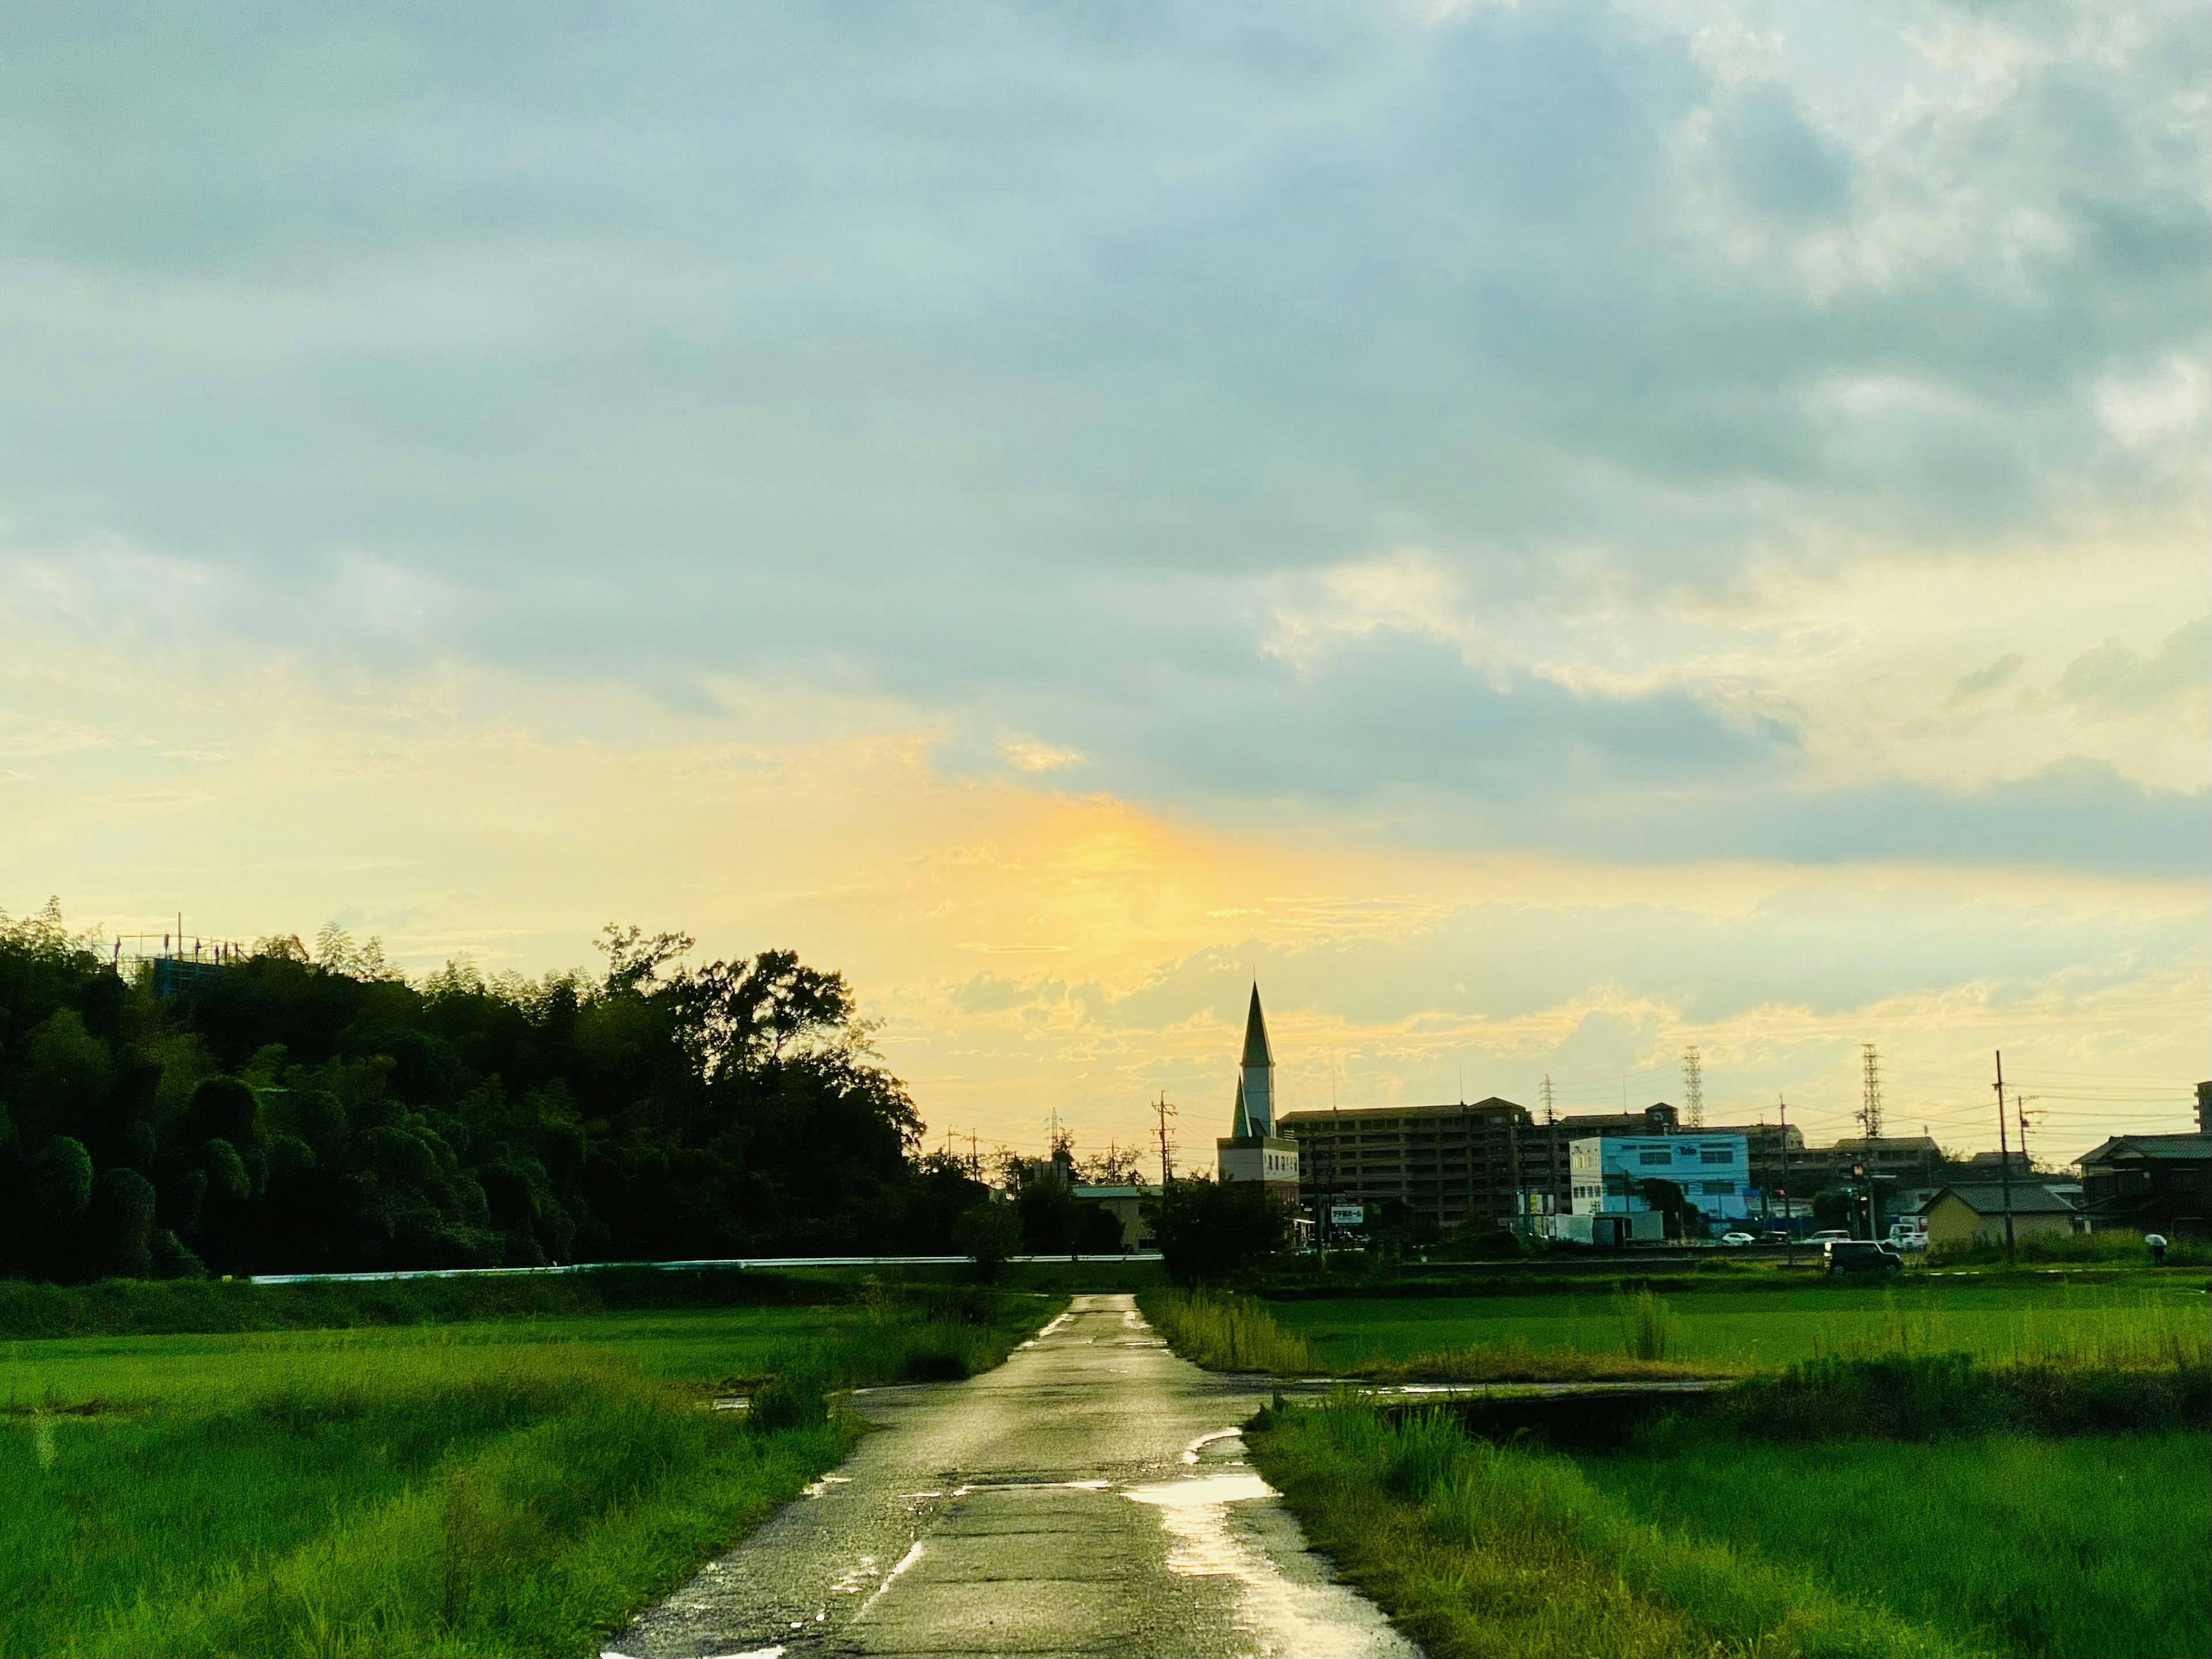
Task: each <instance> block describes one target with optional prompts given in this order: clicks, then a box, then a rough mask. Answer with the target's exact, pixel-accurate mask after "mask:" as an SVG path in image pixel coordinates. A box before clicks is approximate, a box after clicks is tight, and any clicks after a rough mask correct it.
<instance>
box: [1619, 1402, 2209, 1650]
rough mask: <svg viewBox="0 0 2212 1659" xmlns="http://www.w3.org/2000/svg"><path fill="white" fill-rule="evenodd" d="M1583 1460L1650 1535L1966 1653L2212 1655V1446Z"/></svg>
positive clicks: (1710, 1448)
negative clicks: (1822, 1590)
mask: <svg viewBox="0 0 2212 1659" xmlns="http://www.w3.org/2000/svg"><path fill="white" fill-rule="evenodd" d="M1577 1462H1578V1463H1579V1465H1580V1467H1581V1469H1582V1473H1583V1477H1584V1478H1585V1479H1586V1480H1588V1481H1589V1483H1590V1485H1591V1486H1593V1487H1594V1488H1595V1490H1596V1491H1598V1492H1601V1493H1603V1494H1605V1495H1606V1496H1607V1497H1608V1498H1612V1499H1613V1500H1614V1501H1615V1502H1616V1503H1618V1504H1620V1507H1621V1508H1622V1509H1623V1510H1625V1511H1626V1513H1628V1514H1630V1515H1632V1516H1635V1517H1637V1518H1638V1519H1639V1520H1642V1521H1646V1522H1655V1523H1656V1524H1658V1525H1660V1526H1661V1527H1662V1528H1666V1529H1667V1530H1668V1531H1669V1532H1674V1533H1680V1534H1684V1535H1686V1536H1691V1537H1695V1538H1699V1539H1704V1540H1708V1541H1717V1542H1719V1543H1722V1544H1725V1545H1726V1546H1727V1547H1729V1548H1731V1549H1733V1550H1735V1551H1736V1552H1738V1553H1759V1554H1763V1555H1765V1556H1766V1557H1768V1558H1770V1559H1775V1560H1778V1561H1784V1562H1788V1563H1790V1564H1793V1565H1795V1566H1796V1567H1797V1568H1798V1569H1799V1570H1801V1571H1803V1572H1805V1573H1806V1574H1807V1575H1808V1577H1816V1578H1818V1579H1819V1580H1820V1582H1822V1583H1825V1584H1826V1585H1827V1586H1828V1587H1830V1588H1831V1589H1833V1590H1834V1591H1835V1592H1836V1593H1837V1594H1838V1595H1842V1596H1844V1597H1846V1598H1850V1599H1853V1600H1857V1601H1863V1602H1871V1603H1879V1604H1881V1605H1883V1606H1886V1607H1888V1608H1889V1609H1891V1610H1892V1611H1893V1613H1896V1614H1897V1615H1899V1616H1900V1617H1902V1618H1905V1619H1907V1620H1914V1621H1918V1622H1923V1623H1926V1624H1928V1625H1930V1626H1936V1627H1939V1628H1942V1629H1945V1630H1948V1631H1949V1632H1954V1634H1955V1635H1956V1637H1957V1638H1958V1639H1959V1640H1960V1641H1961V1642H1962V1643H1964V1644H1966V1645H1968V1646H1972V1647H1979V1648H1983V1649H1984V1650H1990V1651H1994V1652H2000V1653H2019V1654H2053V1655H2075V1654H2080V1655H2093V1656H2108V1659H2160V1656H2167V1655H2175V1654H2189V1653H2204V1652H2208V1651H2212V1592H2208V1589H2207V1587H2206V1583H2205V1577H2204V1553H2205V1550H2206V1547H2207V1546H2208V1545H2212V1480H2207V1479H2206V1478H2205V1471H2206V1468H2207V1465H2208V1462H2212V1436H2206V1435H2203V1434H2172V1435H2155V1436H2144V1437H2125V1436H2123V1437H2098V1438H2094V1439H2088V1438H2083V1439H2069V1440H2028V1439H2015V1438H2012V1437H1988V1438H1980V1439H1965V1440H1954V1441H1947V1442H1943V1443H1938V1444H1935V1445H1911V1444H1896V1443H1886V1442H1881V1441H1868V1440H1842V1441H1826V1442H1821V1443H1815V1444H1814V1445H1810V1446H1802V1447H1790V1448H1786V1449H1784V1448H1778V1447H1774V1446H1762V1445H1756V1444H1746V1443H1729V1442H1726V1441H1722V1440H1719V1439H1717V1438H1716V1437H1698V1438H1696V1439H1695V1440H1693V1441H1692V1442H1689V1443H1685V1444H1683V1445H1681V1446H1679V1447H1673V1448H1668V1449H1666V1450H1665V1451H1664V1452H1663V1453H1660V1454H1657V1455H1654V1454H1650V1453H1646V1454H1640V1455H1639V1454H1638V1453H1636V1452H1630V1453H1628V1454H1626V1455H1616V1456H1611V1457H1584V1458H1580V1459H1577Z"/></svg>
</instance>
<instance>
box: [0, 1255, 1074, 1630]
mask: <svg viewBox="0 0 2212 1659" xmlns="http://www.w3.org/2000/svg"><path fill="white" fill-rule="evenodd" d="M1058 1305H1059V1303H1058V1299H1057V1298H1048V1297H1000V1298H995V1299H992V1300H990V1301H987V1302H983V1303H980V1304H970V1305H969V1306H966V1307H964V1308H961V1307H947V1308H934V1309H933V1308H931V1307H929V1306H926V1305H915V1304H908V1303H902V1302H900V1301H898V1300H896V1299H892V1298H881V1297H879V1298H872V1299H871V1298H865V1297H864V1298H863V1299H862V1300H861V1301H860V1302H858V1303H854V1304H841V1305H837V1306H832V1307H798V1308H746V1309H739V1310H720V1311H717V1310H684V1311H677V1312H659V1313H647V1314H601V1315H594V1316H576V1317H566V1318H547V1319H540V1320H531V1319H519V1320H511V1321H502V1322H487V1323H478V1324H460V1325H446V1326H433V1327H418V1328H368V1329H358V1330H346V1331H283V1332H264V1333H234V1334H226V1335H210V1336H160V1337H144V1336H141V1337H100V1338H69V1339H60V1340H41V1341H18V1342H11V1343H7V1344H5V1345H0V1407H4V1413H0V1491H4V1492H7V1494H8V1498H9V1501H8V1503H7V1504H5V1505H0V1653H38V1654H118V1655H122V1654H143V1653H161V1654H271V1655H288V1654H325V1653H328V1654H336V1653H344V1654H362V1655H371V1654H374V1655H384V1654H390V1655H413V1654H424V1655H443V1654H507V1653H516V1652H528V1653H538V1654H588V1653H594V1652H597V1651H599V1643H600V1641H601V1639H602V1638H603V1637H604V1636H605V1633H606V1632H608V1631H610V1630H611V1629H614V1628H617V1627H618V1626H620V1625H621V1624H622V1623H623V1621H624V1620H626V1619H627V1618H628V1617H629V1614H630V1613H632V1612H633V1611H634V1610H635V1608H636V1607H639V1606H640V1605H641V1604H642V1603H643V1602H644V1601H647V1600H648V1599H650V1597H651V1596H652V1595H654V1594H657V1593H658V1592H659V1591H661V1590H663V1589H666V1588H668V1587H669V1586H670V1585H671V1584H673V1583H676V1582H678V1580H680V1579H681V1578H682V1577H684V1575H685V1574H687V1573H688V1572H690V1571H691V1570H692V1569H693V1568H694V1567H695V1566H696V1565H697V1564H698V1563H699V1562H700V1561H701V1560H702V1559H705V1558H706V1557H708V1556H709V1555H711V1554H712V1553H714V1552H715V1551H716V1550H718V1549H720V1548H721V1547H725V1546H726V1544H728V1543H729V1542H730V1541H732V1539H734V1538H735V1537H736V1536H738V1534H741V1533H742V1532H744V1530H745V1529H746V1528H748V1527H750V1526H751V1525H752V1524H754V1523H755V1522H757V1521H759V1520H760V1519H762V1518H763V1517H764V1516H766V1515H768V1514H769V1513H771V1512H772V1511H773V1510H775V1508H776V1507H777V1506H778V1505H779V1504H782V1503H784V1502H786V1501H787V1500H788V1499H789V1498H792V1497H793V1496H794V1495H795V1494H796V1493H797V1492H798V1491H799V1487H800V1486H802V1485H804V1484H805V1482H806V1481H807V1480H811V1479H812V1478H813V1477H814V1476H816V1475H817V1474H820V1473H821V1472H822V1471H823V1470H824V1469H826V1468H829V1467H831V1466H833V1465H834V1464H835V1463H836V1462H838V1461H839V1460H840V1459H841V1458H842V1456H843V1455H844V1454H845V1452H846V1450H847V1449H848V1448H849V1446H850V1444H851V1443H852V1440H853V1438H854V1436H855V1435H856V1434H857V1432H858V1425H857V1424H856V1423H855V1422H854V1420H853V1419H839V1418H834V1417H829V1416H826V1415H825V1413H824V1412H823V1396H822V1392H821V1385H822V1384H825V1383H826V1384H836V1383H841V1382H842V1383H867V1382H876V1381H887V1380H891V1379H893V1378H897V1377H902V1376H956V1375H965V1374H967V1372H968V1371H969V1370H977V1369H981V1368H983V1367H985V1366H987V1365H990V1364H996V1363H997V1362H998V1360H999V1359H1000V1358H1003V1357H1004V1356H1005V1354H1006V1351H1007V1349H1008V1348H1009V1347H1010V1346H1012V1343H1013V1341H1015V1340H1018V1337H1019V1336H1020V1335H1021V1334H1024V1333H1025V1332H1026V1331H1027V1330H1028V1329H1030V1328H1033V1327H1034V1326H1035V1325H1036V1324H1038V1323H1041V1322H1042V1321H1043V1319H1044V1318H1046V1317H1047V1316H1048V1315H1049V1314H1050V1313H1051V1312H1052V1311H1053V1310H1054V1309H1055V1308H1056V1307H1057V1306H1058ZM768 1376H774V1377H777V1378H784V1379H791V1380H792V1381H790V1382H787V1383H786V1385H785V1386H783V1388H782V1390H781V1395H782V1397H781V1401H780V1403H781V1405H782V1407H784V1409H782V1410H781V1411H780V1412H779V1413H775V1417H774V1419H773V1420H762V1421H759V1422H755V1421H753V1420H751V1418H750V1414H748V1413H738V1412H733V1411H716V1410H714V1409H712V1398H713V1396H714V1394H715V1393H717V1392H718V1391H719V1390H720V1389H721V1388H723V1387H725V1386H728V1385H731V1384H735V1383H744V1382H747V1381H750V1380H755V1379H760V1378H763V1377H768ZM768 1399H769V1395H767V1394H763V1395H761V1400H762V1402H763V1407H765V1405H766V1402H767V1401H768ZM762 1417H763V1419H768V1417H769V1413H766V1412H765V1410H764V1411H763V1413H762Z"/></svg>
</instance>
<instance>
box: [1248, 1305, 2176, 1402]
mask: <svg viewBox="0 0 2212 1659" xmlns="http://www.w3.org/2000/svg"><path fill="white" fill-rule="evenodd" d="M1654 1302H1655V1306H1654V1307H1653V1309H1652V1310H1650V1312H1649V1313H1643V1312H1640V1311H1639V1310H1638V1308H1637V1306H1636V1304H1635V1303H1634V1301H1633V1299H1632V1298H1629V1299H1626V1300H1625V1299H1624V1298H1623V1297H1621V1296H1620V1295H1618V1294H1612V1293H1600V1294H1583V1295H1550V1296H1522V1297H1485V1296H1470V1297H1437V1296H1422V1297H1401V1298H1389V1297H1358V1298H1350V1297H1347V1298H1344V1299H1340V1300H1329V1299H1313V1300H1297V1301H1282V1302H1274V1303H1270V1304H1267V1310H1268V1312H1269V1313H1270V1314H1271V1315H1272V1316H1273V1320H1274V1322H1275V1323H1276V1324H1277V1325H1278V1326H1279V1328H1281V1329H1282V1330H1283V1331H1284V1333H1285V1335H1286V1336H1288V1337H1291V1338H1298V1339H1303V1340H1304V1342H1305V1344H1306V1346H1307V1348H1308V1350H1309V1351H1310V1353H1311V1355H1312V1357H1313V1358H1314V1360H1315V1361H1316V1362H1317V1364H1318V1366H1319V1368H1320V1369H1322V1370H1326V1371H1329V1372H1332V1373H1334V1374H1337V1375H1340V1376H1373V1377H1376V1378H1377V1379H1378V1380H1412V1379H1413V1378H1417V1377H1429V1378H1434V1379H1436V1380H1439V1381H1466V1382H1481V1381H1490V1380H1505V1379H1508V1378H1510V1377H1513V1376H1527V1377H1528V1378H1530V1379H1532V1380H1542V1379H1545V1378H1547V1377H1553V1376H1561V1377H1564V1376H1597V1375H1601V1374H1602V1375H1607V1376H1615V1375H1618V1376H1629V1375H1637V1374H1644V1375H1669V1374H1672V1375H1683V1374H1688V1373H1693V1372H1694V1373H1702V1374H1706V1375H1729V1374H1741V1373H1748V1372H1752V1371H1756V1370H1776V1369H1779V1368H1781V1367H1782V1366H1784V1365H1788V1364H1794V1363H1796V1362H1797V1361H1799V1360H1802V1359H1809V1358H1818V1357H1821V1356H1824V1355H1829V1356H1833V1355H1845V1356H1848V1355H1851V1354H1858V1353H1887V1352H1907V1353H1922V1352H1964V1353H1973V1354H1977V1355H1980V1356H1983V1357H1985V1358H1993V1359H2011V1358H2066V1359H2077V1360H2087V1361H2093V1362H2097V1363H2105V1364H2146V1363H2158V1362H2161V1361H2170V1360H2171V1358H2172V1355H2173V1353H2174V1352H2175V1351H2176V1349H2177V1346H2178V1347H2179V1349H2181V1350H2183V1351H2185V1352H2189V1353H2191V1354H2193V1355H2195V1356H2196V1357H2197V1358H2203V1356H2204V1355H2205V1353H2206V1352H2207V1350H2208V1347H2212V1340H2208V1334H2207V1328H2206V1322H2205V1318H2204V1309H2203V1302H2204V1297H2203V1288H2202V1285H2197V1284H2190V1283H2187V1282H2184V1281H2179V1280H2167V1281H2163V1282H2160V1283H2157V1284H2155V1285H2151V1286H2149V1287H2141V1286H2135V1285H2111V1286H2108V1285H2076V1284H2069V1283H2066V1282H2063V1281H2059V1282H2053V1283H2049V1284H2019V1283H2010V1284H2006V1285H1994V1286H1982V1285H1971V1284H1951V1283H1937V1284H1920V1285H1899V1286H1893V1287H1871V1286H1869V1287H1858V1286H1832V1285H1802V1286H1794V1287H1784V1286H1776V1287H1773V1288H1761V1289H1756V1290H1749V1289H1734V1288H1732V1289H1729V1290H1726V1291H1695V1290H1692V1291H1675V1292H1673V1293H1670V1294H1668V1295H1665V1296H1662V1297H1656V1298H1655V1299H1654ZM1639 1326H1640V1327H1641V1328H1638V1327H1639ZM1629 1359H1634V1360H1636V1361H1638V1362H1639V1363H1640V1364H1641V1365H1642V1366H1643V1367H1644V1368H1645V1369H1644V1370H1641V1371H1640V1372H1639V1371H1638V1370H1637V1369H1635V1368H1633V1367H1623V1366H1622V1365H1621V1364H1620V1362H1621V1361H1624V1360H1629ZM1578 1360H1579V1361H1580V1362H1589V1363H1587V1364H1579V1365H1578ZM1600 1361H1601V1362H1603V1363H1602V1364H1597V1363H1596V1362H1600Z"/></svg>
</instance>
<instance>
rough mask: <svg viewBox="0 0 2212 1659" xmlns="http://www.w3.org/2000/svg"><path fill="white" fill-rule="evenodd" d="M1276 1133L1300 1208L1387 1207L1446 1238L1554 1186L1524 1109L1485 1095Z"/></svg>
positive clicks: (1319, 1114)
mask: <svg viewBox="0 0 2212 1659" xmlns="http://www.w3.org/2000/svg"><path fill="white" fill-rule="evenodd" d="M1276 1122H1277V1124H1278V1126H1279V1132H1280V1133H1283V1134H1285V1135H1288V1136H1291V1137H1293V1138H1295V1139H1297V1143H1298V1148H1299V1157H1298V1163H1299V1177H1300V1178H1299V1195H1300V1198H1301V1199H1302V1200H1303V1201H1304V1205H1305V1206H1307V1207H1308V1208H1309V1209H1310V1208H1311V1207H1312V1206H1315V1205H1317V1204H1320V1203H1324V1202H1334V1203H1340V1204H1380V1203H1381V1202H1383V1200H1385V1199H1396V1200H1399V1201H1400V1202H1401V1203H1402V1204H1404V1205H1405V1206H1407V1208H1408V1209H1410V1210H1412V1211H1413V1212H1414V1213H1415V1214H1417V1215H1424V1216H1426V1217H1428V1218H1430V1219H1431V1220H1432V1221H1434V1222H1435V1223H1436V1224H1437V1225H1438V1226H1439V1227H1443V1228H1445V1229H1447V1230H1449V1229H1450V1228H1453V1227H1457V1226H1460V1225H1463V1224H1465V1223H1466V1222H1468V1221H1470V1220H1474V1219H1478V1218H1480V1219H1483V1220H1488V1221H1492V1222H1496V1223H1503V1222H1505V1221H1507V1220H1509V1219H1510V1218H1511V1217H1512V1216H1513V1215H1515V1214H1516V1212H1518V1211H1519V1209H1520V1208H1521V1205H1522V1200H1521V1198H1520V1194H1522V1193H1524V1192H1528V1191H1531V1190H1533V1191H1536V1192H1541V1193H1550V1192H1551V1191H1553V1188H1555V1187H1556V1186H1559V1185H1562V1184H1564V1177H1565V1170H1566V1164H1565V1151H1566V1143H1565V1141H1564V1140H1561V1141H1560V1142H1559V1164H1558V1178H1556V1179H1555V1177H1554V1175H1553V1160H1552V1158H1551V1157H1550V1155H1549V1152H1548V1145H1547V1138H1546V1136H1545V1134H1544V1132H1543V1131H1542V1130H1541V1129H1539V1128H1538V1127H1536V1125H1535V1123H1534V1121H1532V1120H1531V1119H1530V1117H1529V1115H1528V1109H1527V1108H1526V1107H1524V1106H1519V1105H1516V1104H1515V1103H1513V1102H1512V1101H1510V1100H1500V1099H1498V1098H1497V1097H1492V1098H1490V1099H1488V1100H1479V1101H1476V1102H1474V1103H1473V1104H1472V1105H1469V1104H1467V1103H1459V1104H1455V1105H1447V1106H1363V1107H1344V1108H1332V1109H1328V1110H1327V1111H1301V1112H1285V1113H1284V1114H1283V1115H1282V1116H1281V1117H1279V1118H1278V1119H1277V1120H1276Z"/></svg>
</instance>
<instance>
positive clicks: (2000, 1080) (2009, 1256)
mask: <svg viewBox="0 0 2212 1659" xmlns="http://www.w3.org/2000/svg"><path fill="white" fill-rule="evenodd" d="M1996 1055H1997V1178H1998V1179H1999V1180H2000V1181H2001V1182H2003V1183H2004V1215H2005V1266H2006V1267H2015V1266H2017V1265H2018V1263H2017V1261H2016V1259H2015V1256H2014V1255H2013V1240H2012V1146H2011V1145H2010V1143H2009V1142H2008V1141H2007V1140H2006V1139H2005V1113H2004V1050H2003V1049H2002V1048H2000V1049H1998V1050H1997V1051H1996Z"/></svg>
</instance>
